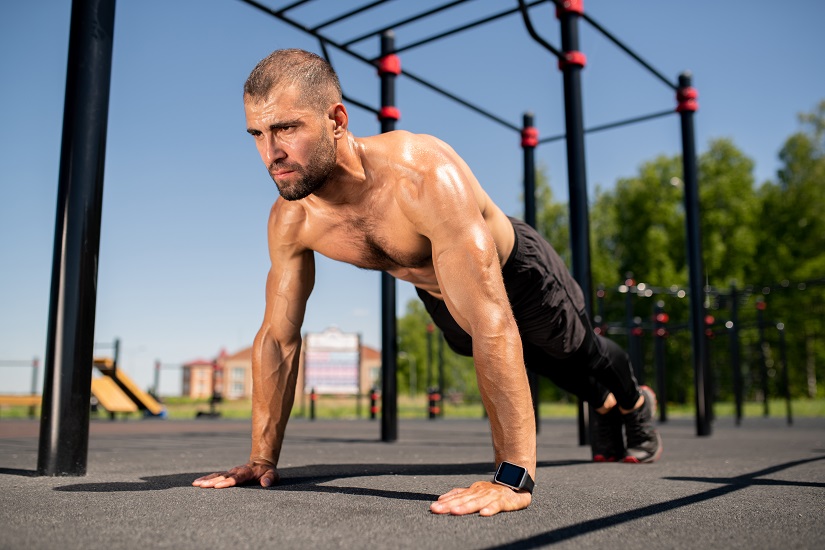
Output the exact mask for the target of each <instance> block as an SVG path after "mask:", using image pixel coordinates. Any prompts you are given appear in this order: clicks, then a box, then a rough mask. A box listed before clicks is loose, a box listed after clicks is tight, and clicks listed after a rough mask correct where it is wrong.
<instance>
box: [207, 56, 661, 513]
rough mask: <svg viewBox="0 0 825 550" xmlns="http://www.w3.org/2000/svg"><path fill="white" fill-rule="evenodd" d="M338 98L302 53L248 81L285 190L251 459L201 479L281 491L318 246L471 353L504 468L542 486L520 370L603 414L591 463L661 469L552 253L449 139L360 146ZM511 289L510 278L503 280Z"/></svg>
mask: <svg viewBox="0 0 825 550" xmlns="http://www.w3.org/2000/svg"><path fill="white" fill-rule="evenodd" d="M341 101H342V99H341V88H340V84H339V83H338V78H337V76H336V75H335V73H334V72H333V70H332V68H331V67H330V66H329V65H328V64H327V63H326V61H324V60H323V59H321V58H320V57H318V56H316V55H315V54H311V53H309V52H305V51H302V50H279V51H276V52H274V53H272V54H271V55H270V56H268V57H267V58H265V59H264V60H262V61H261V62H260V63H259V64H258V66H257V67H256V68H255V69H254V70H253V71H252V73H251V74H250V76H249V79H248V80H247V82H246V84H245V86H244V108H245V113H246V124H247V131H248V132H249V134H250V135H251V136H252V137H253V138H254V140H255V144H256V146H257V148H258V152H259V153H260V155H261V159H262V160H263V162H264V164H265V165H266V167H267V168H268V171H269V174H270V175H271V176H272V179H273V180H274V181H275V184H276V185H277V187H278V191H279V192H280V198H279V199H278V200H277V201H276V202H275V204H274V205H273V207H272V210H271V213H270V216H269V224H268V238H269V254H270V259H271V261H272V267H271V269H270V271H269V275H268V277H267V281H266V311H265V316H264V321H263V324H262V326H261V329H260V331H259V332H258V334H257V336H256V337H255V342H254V345H253V353H252V376H253V381H254V384H253V396H252V452H251V455H250V458H249V462H248V463H246V464H244V465H241V466H238V467H235V468H233V469H231V470H229V471H226V472H218V473H214V474H210V475H208V476H204V477H201V478H199V479H197V480H195V481H194V482H193V485H195V486H197V487H212V488H226V487H232V486H235V485H240V484H244V483H254V482H258V483H260V484H261V485H262V486H264V487H269V486H271V485H274V484H275V483H277V481H278V479H279V475H278V472H277V469H276V468H277V465H278V458H279V455H280V453H281V446H282V443H283V438H284V430H285V428H286V424H287V420H288V418H289V414H290V411H291V410H292V404H293V400H294V397H295V386H296V377H297V374H298V359H299V356H300V350H301V325H302V323H303V320H304V313H305V310H306V304H307V300H308V298H309V295H310V292H311V291H312V287H313V283H314V279H315V264H314V254H315V252H317V253H319V254H323V255H324V256H327V257H329V258H332V259H335V260H340V261H342V262H347V263H350V264H353V265H355V266H358V267H361V268H364V269H373V270H380V271H386V272H388V273H390V274H391V275H393V276H394V277H396V278H398V279H401V280H404V281H408V282H410V283H412V284H413V285H414V286H415V287H416V289H417V291H418V294H419V296H421V298H422V300H424V303H425V305H426V306H427V309H428V311H430V314H431V315H432V316H433V319H434V321H435V322H436V324H437V325H438V326H439V327H440V328H441V330H442V331H443V332H444V335H445V339H446V340H447V342H448V344H449V345H450V346H451V347H452V348H453V349H455V350H456V351H458V352H459V353H464V354H466V355H472V356H473V358H474V362H475V369H476V374H477V379H478V386H479V391H480V393H481V397H482V400H483V402H484V407H485V409H486V410H487V413H488V416H489V420H490V427H491V432H492V439H493V448H494V451H495V453H494V454H495V464H496V465H499V464H501V463H502V462H503V461H506V462H508V463H511V464H513V465H516V466H517V467H519V468H522V469H525V470H526V471H527V473H528V474H529V475H530V478H531V479H535V476H536V427H535V419H534V413H533V405H532V400H531V396H530V388H529V385H528V381H527V373H526V370H525V363H526V365H527V367H528V368H533V369H535V370H537V371H539V372H540V373H542V374H545V375H547V376H549V377H551V378H552V379H553V380H554V381H556V382H557V383H558V384H559V385H561V386H562V387H563V388H565V389H567V390H569V391H572V392H574V393H576V394H577V395H579V396H581V397H582V398H585V399H587V400H588V401H589V402H590V403H592V404H594V406H596V408H597V410H598V412H600V413H603V415H598V416H599V426H597V429H596V430H594V432H595V433H594V459H596V460H599V459H602V460H614V459H622V458H625V459H628V458H629V459H630V461H636V462H646V461H652V460H655V459H657V458H658V456H659V454H660V452H661V444H660V440H659V437H658V434H656V432H655V430H654V429H653V427H652V420H651V418H652V414H653V407H654V406H655V397H654V396H653V394H652V392H650V390H649V389H647V388H644V387H643V388H641V389H640V388H639V387H638V386H637V384H636V381H635V379H633V374H632V369H631V368H630V363H629V361H628V360H627V355H626V354H624V352H622V351H621V350H618V347H617V346H615V344H612V343H611V342H610V341H608V340H604V339H601V338H598V337H596V336H595V334H594V333H593V331H592V330H591V329H590V326H589V321H588V320H587V317H586V316H585V315H584V313H583V309H584V300H583V297H582V293H581V290H580V289H579V287H578V285H576V283H575V281H573V279H572V278H571V277H570V275H569V273H568V271H567V269H566V268H565V267H564V265H563V263H562V262H561V260H560V259H559V257H558V255H557V254H555V252H554V251H553V250H552V248H550V246H549V245H548V244H547V243H546V242H545V241H543V240H542V239H541V238H540V237H539V236H538V234H536V233H535V232H534V231H532V230H531V229H530V228H529V227H528V226H527V225H526V224H524V223H523V222H519V221H518V220H514V219H511V218H508V217H507V216H505V215H504V213H503V212H502V211H501V210H500V209H499V208H498V206H496V205H495V204H494V203H493V202H492V201H491V200H490V198H489V197H488V196H487V194H486V193H485V192H484V190H483V189H482V188H481V186H480V185H479V183H478V181H477V180H476V178H475V176H474V175H473V173H472V172H471V170H470V168H469V167H468V166H467V164H465V163H464V161H463V160H462V159H461V158H460V157H459V156H458V155H457V154H456V152H455V151H453V149H451V148H450V147H449V146H448V145H447V144H445V143H443V142H441V141H439V140H438V139H436V138H434V137H431V136H426V135H414V134H410V133H408V132H403V131H397V132H390V133H386V134H381V135H378V136H373V137H368V138H356V137H354V136H353V135H352V134H351V133H350V132H349V131H348V120H349V119H348V116H349V115H348V113H347V109H346V107H345V106H344V105H343V104H342V103H341ZM510 279H512V280H513V281H517V282H516V283H515V284H507V285H506V284H505V282H506V281H508V280H510ZM514 312H515V313H514ZM611 345H612V346H613V347H611ZM617 350H618V351H617ZM597 381H598V382H597ZM623 425H624V426H625V427H626V430H627V438H628V441H627V450H625V443H624V440H623V435H622V426H623ZM531 485H532V483H531ZM531 500H532V494H531V491H529V490H525V489H521V490H514V489H512V488H511V487H508V486H506V485H503V484H501V483H496V482H493V481H478V482H476V483H473V484H472V485H471V486H470V487H469V488H457V489H453V490H451V491H449V492H447V493H446V494H444V495H442V496H441V497H440V498H439V499H438V501H437V502H435V503H433V504H432V505H431V506H430V509H431V511H432V512H434V513H438V514H446V513H451V514H459V515H460V514H471V513H480V514H481V515H493V514H496V513H498V512H502V511H512V510H519V509H523V508H526V507H527V506H529V504H530V502H531Z"/></svg>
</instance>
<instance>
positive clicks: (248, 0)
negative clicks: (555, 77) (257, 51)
mask: <svg viewBox="0 0 825 550" xmlns="http://www.w3.org/2000/svg"><path fill="white" fill-rule="evenodd" d="M241 2H244V3H246V4H249V5H250V6H253V7H255V8H258V9H259V10H261V11H264V12H266V13H268V14H270V15H272V16H274V17H277V18H278V19H280V20H281V21H284V22H285V23H287V24H289V25H291V26H293V27H295V28H296V29H299V30H301V31H303V32H305V33H307V34H310V35H312V36H314V37H316V38H317V39H318V40H321V41H322V43H324V44H329V45H330V46H334V47H335V48H338V49H339V50H341V51H344V52H346V53H348V54H349V55H351V56H353V57H355V58H356V59H359V60H361V61H363V62H364V63H367V64H369V65H373V66H375V62H373V61H372V60H370V59H367V58H366V57H364V56H363V55H361V54H359V53H357V52H354V51H352V50H350V49H349V48H347V47H346V46H344V45H342V44H339V43H337V42H335V41H333V40H331V39H329V38H327V37H325V36H322V35H320V34H318V33H317V32H314V31H312V30H311V29H308V28H307V27H304V26H303V25H301V24H300V23H298V22H296V21H293V20H291V19H289V18H288V17H286V16H284V15H280V14H278V12H276V11H275V10H272V9H270V8H268V7H267V6H264V5H263V4H261V3H260V2H257V1H256V0H241ZM402 74H403V75H405V76H407V77H408V78H410V79H412V80H414V81H416V82H418V83H419V84H421V85H422V86H425V87H427V88H429V89H431V90H433V91H435V92H437V93H439V94H441V95H443V96H445V97H448V98H450V99H452V100H453V101H455V102H456V103H459V104H461V105H464V106H465V107H467V108H468V109H470V110H472V111H475V112H476V113H478V114H480V115H482V116H484V117H486V118H488V119H490V120H493V121H495V122H498V123H499V124H501V125H502V126H505V127H507V128H510V129H512V130H515V131H517V132H521V128H520V127H519V126H516V125H514V124H510V123H509V122H507V121H506V120H504V119H501V118H499V117H497V116H495V115H492V114H490V113H488V112H487V111H485V110H484V109H482V108H481V107H477V106H476V105H473V104H472V103H470V102H469V101H466V100H464V99H461V98H460V97H458V96H456V95H454V94H451V93H450V92H447V91H446V90H443V89H441V88H439V87H438V86H436V85H434V84H430V83H429V82H427V81H426V80H424V79H423V78H421V77H419V76H416V75H414V74H411V73H410V72H409V71H404V70H402ZM354 105H356V106H358V107H361V106H362V105H359V104H357V103H354ZM364 108H367V109H368V110H370V111H372V109H370V108H368V107H366V106H364ZM373 112H374V111H373Z"/></svg>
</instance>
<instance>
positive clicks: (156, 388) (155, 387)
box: [152, 359, 160, 399]
mask: <svg viewBox="0 0 825 550" xmlns="http://www.w3.org/2000/svg"><path fill="white" fill-rule="evenodd" d="M152 386H153V388H152V389H153V390H154V392H155V398H156V399H160V359H156V360H155V383H154V384H152Z"/></svg>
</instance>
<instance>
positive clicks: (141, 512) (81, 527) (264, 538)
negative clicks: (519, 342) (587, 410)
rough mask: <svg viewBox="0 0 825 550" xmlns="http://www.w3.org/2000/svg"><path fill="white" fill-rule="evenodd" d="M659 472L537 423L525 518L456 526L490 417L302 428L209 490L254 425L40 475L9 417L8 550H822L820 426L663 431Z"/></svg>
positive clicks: (106, 442) (5, 450) (139, 432)
mask: <svg viewBox="0 0 825 550" xmlns="http://www.w3.org/2000/svg"><path fill="white" fill-rule="evenodd" d="M659 428H660V431H661V433H662V436H663V439H664V445H665V451H664V454H663V457H662V459H661V460H660V461H659V462H657V463H655V464H645V465H632V464H595V463H592V462H590V460H589V459H590V452H589V448H587V447H581V446H579V445H578V437H577V432H576V426H575V423H574V422H573V421H571V420H556V419H543V420H542V423H541V432H540V434H539V436H538V460H539V463H538V471H537V480H536V490H535V493H534V499H533V504H532V505H531V506H530V507H529V508H528V509H526V510H523V511H520V512H512V513H504V514H499V515H497V516H494V517H491V518H482V517H479V516H468V517H446V516H437V515H434V514H432V513H430V512H429V510H428V507H429V504H430V502H431V501H433V500H435V499H436V498H437V496H438V495H439V494H441V493H444V492H446V491H447V490H449V489H450V488H452V487H454V486H466V485H469V484H470V483H472V482H473V481H475V480H479V479H489V478H491V476H492V470H493V464H492V460H493V455H492V446H491V442H490V435H489V428H488V426H487V424H486V422H485V421H484V420H481V419H479V420H450V419H444V420H437V421H426V420H419V421H415V420H410V421H401V422H400V424H399V439H398V441H397V442H395V443H382V442H380V424H379V423H378V422H374V421H373V422H371V421H367V420H361V421H321V420H319V421H314V422H313V421H308V420H303V419H295V420H293V421H292V422H291V423H290V425H289V427H288V430H287V436H286V441H285V444H284V450H283V455H282V459H281V468H280V473H281V476H282V480H281V483H280V484H279V485H278V486H277V487H274V488H270V489H263V488H260V487H243V488H233V489H225V490H216V489H199V488H195V487H192V486H191V485H190V483H191V481H192V480H193V479H195V478H196V477H199V476H201V475H203V474H206V473H210V472H213V471H216V470H222V469H226V468H228V467H231V466H235V465H237V464H240V463H243V462H245V461H246V459H247V457H248V453H249V446H250V444H249V422H248V421H228V420H215V419H209V420H207V419H203V420H192V421H169V420H142V421H135V420H132V421H115V422H110V421H93V422H92V425H91V431H90V433H91V435H90V442H89V459H88V473H87V475H86V476H83V477H37V476H35V475H34V470H35V467H36V463H37V443H38V435H37V433H38V424H37V422H36V421H27V420H2V421H0V548H12V549H26V550H29V549H41V548H44V549H49V548H55V549H58V548H59V549H73V548H84V549H88V548H93V549H94V548H106V549H120V548H124V549H132V548H175V549H189V548H193V549H195V548H197V549H207V548H227V549H231V550H238V549H244V548H302V549H303V548H359V549H366V548H369V549H383V548H415V549H422V548H427V549H429V548H445V549H449V550H456V549H464V548H473V549H475V548H540V547H545V546H553V545H555V546H558V547H561V548H599V549H605V548H618V547H630V548H646V549H653V548H655V549H660V548H748V549H763V548H782V549H788V548H811V549H814V548H816V549H821V548H825V420H823V419H798V420H796V422H795V423H794V425H793V426H790V427H789V426H787V425H786V424H785V422H784V421H782V420H776V419H764V418H755V419H745V420H744V422H743V424H742V425H741V426H739V427H737V426H735V425H734V424H733V421H732V420H728V419H721V420H717V421H716V422H715V423H714V425H713V435H711V436H709V437H697V436H696V435H695V433H696V431H695V426H694V423H693V422H692V421H687V420H676V421H670V422H668V423H667V424H663V425H660V427H659Z"/></svg>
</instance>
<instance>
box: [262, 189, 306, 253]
mask: <svg viewBox="0 0 825 550" xmlns="http://www.w3.org/2000/svg"><path fill="white" fill-rule="evenodd" d="M306 219H307V213H306V210H305V209H304V207H303V205H302V204H301V203H300V201H287V200H284V199H282V198H280V197H279V198H278V200H276V201H275V204H273V205H272V208H271V209H270V211H269V222H268V224H267V234H268V237H269V248H270V251H271V252H274V251H275V250H276V249H284V248H289V249H291V250H292V251H294V252H297V251H301V250H303V249H305V246H303V242H304V227H305V225H306Z"/></svg>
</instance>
